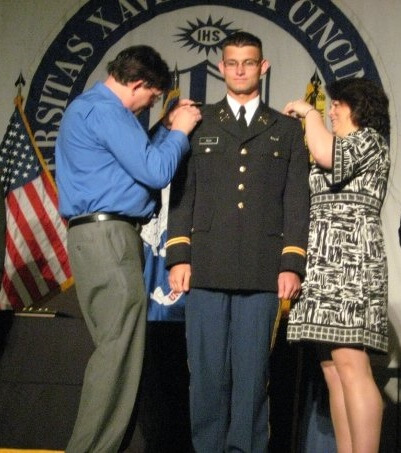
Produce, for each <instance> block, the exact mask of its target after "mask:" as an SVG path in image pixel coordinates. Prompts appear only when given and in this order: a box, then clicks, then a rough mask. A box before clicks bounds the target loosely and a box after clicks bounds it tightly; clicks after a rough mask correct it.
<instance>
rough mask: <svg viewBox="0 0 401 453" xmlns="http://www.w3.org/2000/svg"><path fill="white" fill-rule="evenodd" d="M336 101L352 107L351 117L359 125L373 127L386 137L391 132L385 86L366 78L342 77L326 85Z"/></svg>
mask: <svg viewBox="0 0 401 453" xmlns="http://www.w3.org/2000/svg"><path fill="white" fill-rule="evenodd" d="M326 90H327V93H328V94H329V96H330V97H331V99H332V100H334V101H340V102H344V103H345V104H347V105H348V106H349V108H350V109H351V118H352V121H353V122H354V124H355V125H356V126H358V127H372V128H373V129H375V130H376V131H377V132H379V133H380V134H382V135H383V136H385V137H388V135H389V134H390V115H389V109H388V105H389V102H388V97H387V95H386V93H385V92H384V90H383V88H382V87H381V86H379V85H377V84H376V83H374V82H372V81H371V80H368V79H365V78H352V79H340V80H337V81H335V82H333V83H331V84H330V85H328V86H327V87H326Z"/></svg>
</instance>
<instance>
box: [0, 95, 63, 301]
mask: <svg viewBox="0 0 401 453" xmlns="http://www.w3.org/2000/svg"><path fill="white" fill-rule="evenodd" d="M15 104H16V108H15V111H14V113H13V115H12V117H11V120H10V123H9V125H8V127H7V131H6V134H5V136H4V139H3V141H2V143H1V145H0V172H1V182H2V185H3V189H4V196H5V205H6V225H7V226H6V256H5V262H4V273H3V281H2V287H1V291H0V309H2V310H4V309H22V308H24V307H27V306H31V305H34V304H36V303H38V302H40V301H41V300H42V299H43V298H44V296H46V295H48V294H50V293H51V292H53V291H54V290H56V289H59V288H60V287H63V286H65V287H67V286H69V285H70V284H71V282H72V279H71V271H70V267H69V263H68V257H67V249H66V225H65V222H64V221H63V219H62V218H61V217H60V214H59V213H58V210H57V203H58V202H57V190H56V186H55V183H54V179H53V178H52V176H51V174H50V172H49V171H48V169H47V167H46V164H45V162H44V160H43V157H42V155H41V153H40V151H39V149H38V148H37V146H36V144H35V141H34V138H33V135H32V132H31V130H30V127H29V124H28V121H27V119H26V117H25V114H24V112H23V110H22V98H21V97H20V96H18V97H17V98H16V101H15Z"/></svg>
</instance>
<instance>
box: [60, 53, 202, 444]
mask: <svg viewBox="0 0 401 453" xmlns="http://www.w3.org/2000/svg"><path fill="white" fill-rule="evenodd" d="M107 71H108V77H107V78H106V80H105V82H104V83H101V82H97V83H96V84H95V85H94V86H93V87H92V88H91V89H90V90H88V91H86V92H85V93H83V94H81V95H80V96H78V97H77V98H76V99H75V100H74V101H73V102H72V103H71V104H70V106H69V107H68V108H67V110H66V112H65V114H64V117H63V120H62V122H61V125H60V131H59V134H58V138H57V142H56V180H57V185H58V189H59V201H60V212H61V214H62V215H63V216H64V217H66V218H68V219H69V223H68V226H69V228H68V252H69V258H70V264H71V268H72V273H73V276H74V279H75V283H76V290H77V295H78V300H79V304H80V307H81V310H82V313H83V316H84V319H85V322H86V324H87V326H88V329H89V331H90V334H91V336H92V338H93V341H94V344H95V350H94V352H93V354H92V356H91V358H90V360H89V363H88V365H87V368H86V371H85V378H84V383H83V387H82V395H81V401H80V406H79V411H78V417H77V420H76V423H75V427H74V430H73V434H72V437H71V439H70V441H69V443H68V446H67V449H66V451H67V452H68V453H86V452H96V453H101V452H104V453H106V452H107V453H112V452H117V451H118V449H119V447H120V444H121V441H122V439H123V436H124V433H125V430H126V427H127V425H128V422H129V419H130V416H131V413H132V410H133V406H134V402H135V397H136V393H137V389H138V384H139V380H140V375H141V369H142V360H143V354H144V342H145V326H146V300H147V298H146V294H145V287H144V281H143V274H142V271H143V249H142V241H141V238H140V229H141V224H143V223H146V222H147V221H148V220H149V219H150V218H151V217H152V215H153V213H154V210H155V207H156V204H157V198H158V196H157V193H158V191H159V190H160V189H162V188H164V187H165V186H167V185H168V184H169V182H170V180H171V179H172V177H173V175H174V173H175V171H176V169H177V166H178V164H179V162H180V160H181V158H182V157H183V156H184V155H185V153H186V152H187V151H188V150H189V143H188V138H187V136H188V134H189V133H190V132H191V131H192V129H193V128H194V127H195V125H196V124H197V122H198V121H199V120H200V118H201V115H200V111H199V110H198V109H197V108H196V107H195V106H193V105H191V104H192V103H191V101H190V100H183V101H181V102H180V103H179V105H178V106H177V107H176V108H175V109H174V110H173V111H171V112H170V113H169V114H168V115H167V116H166V117H165V118H164V119H163V120H162V122H161V124H160V127H159V129H158V130H157V132H156V133H155V135H154V136H153V138H152V140H151V139H150V138H149V137H148V135H147V133H146V132H145V130H144V129H143V128H142V126H141V124H140V122H139V121H138V119H137V117H136V115H138V114H139V113H140V112H141V111H143V110H144V109H147V108H150V107H152V106H153V104H154V102H155V101H156V99H157V98H158V97H159V96H161V95H162V94H163V92H165V91H166V90H168V89H169V88H170V84H171V78H170V73H169V69H168V66H167V65H166V63H165V62H164V61H163V60H162V59H161V57H160V55H159V54H158V53H157V52H156V51H155V50H154V49H152V48H151V47H148V46H132V47H129V48H127V49H125V50H123V51H122V52H120V53H119V54H118V55H117V57H116V58H115V59H114V60H113V61H111V62H110V63H109V64H108V66H107Z"/></svg>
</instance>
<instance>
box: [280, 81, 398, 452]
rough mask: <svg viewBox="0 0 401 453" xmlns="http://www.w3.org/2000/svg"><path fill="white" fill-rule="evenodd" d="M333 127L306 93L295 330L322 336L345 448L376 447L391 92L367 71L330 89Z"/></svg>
mask: <svg viewBox="0 0 401 453" xmlns="http://www.w3.org/2000/svg"><path fill="white" fill-rule="evenodd" d="M327 91H328V93H329V95H330V97H331V100H332V101H331V108H330V113H329V115H330V120H331V123H332V133H331V132H330V131H328V130H327V129H326V127H325V125H324V123H323V120H322V118H321V115H320V114H319V112H318V111H316V110H315V109H314V108H313V107H311V105H310V104H308V103H307V102H305V101H303V100H297V101H294V102H290V103H288V104H287V105H286V107H285V109H284V112H285V113H287V114H289V115H297V116H298V117H300V118H304V120H305V135H306V140H307V144H308V148H309V151H310V153H311V155H312V157H313V160H314V163H313V165H312V169H311V173H310V188H311V223H310V233H309V243H308V258H307V273H306V278H305V281H304V283H303V286H302V295H301V297H300V300H299V301H298V302H297V303H296V304H295V306H294V308H293V309H292V310H291V313H290V318H289V322H288V333H287V338H288V340H290V341H312V342H314V344H315V346H316V348H317V351H318V357H319V359H320V362H321V367H322V370H323V374H324V377H325V380H326V383H327V386H328V389H329V396H330V411H331V418H332V421H333V426H334V432H335V437H336V443H337V449H338V452H339V453H350V452H352V453H377V452H378V450H379V444H380V430H381V421H382V412H383V402H382V398H381V395H380V392H379V390H378V388H377V386H376V384H375V381H374V378H373V376H372V370H371V365H370V360H369V353H370V352H372V351H376V352H381V353H386V352H387V342H388V337H387V261H386V254H385V250H384V241H383V234H382V228H381V221H380V209H381V207H382V203H383V200H384V197H385V194H386V188H387V180H388V173H389V167H390V160H389V147H388V142H387V138H388V136H389V132H390V119H389V113H388V98H387V96H386V94H385V93H384V92H383V90H382V89H381V88H380V87H379V86H377V85H376V84H374V83H373V82H371V81H368V80H366V79H358V78H354V79H342V80H338V81H336V82H334V83H333V84H332V85H330V86H329V87H328V89H327Z"/></svg>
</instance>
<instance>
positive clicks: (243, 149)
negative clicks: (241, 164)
mask: <svg viewBox="0 0 401 453" xmlns="http://www.w3.org/2000/svg"><path fill="white" fill-rule="evenodd" d="M240 154H241V155H242V156H246V155H247V154H248V150H247V149H246V148H242V149H241V153H240Z"/></svg>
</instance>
